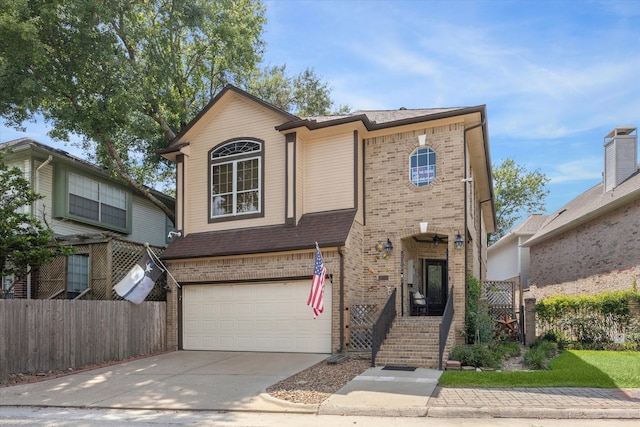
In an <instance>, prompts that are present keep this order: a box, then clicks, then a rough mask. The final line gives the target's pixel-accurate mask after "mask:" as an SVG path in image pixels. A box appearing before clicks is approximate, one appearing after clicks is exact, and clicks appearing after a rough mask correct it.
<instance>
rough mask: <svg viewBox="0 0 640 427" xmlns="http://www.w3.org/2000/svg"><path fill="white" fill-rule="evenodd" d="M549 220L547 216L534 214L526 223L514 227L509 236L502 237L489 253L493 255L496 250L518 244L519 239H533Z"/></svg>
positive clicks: (490, 247) (491, 247)
mask: <svg viewBox="0 0 640 427" xmlns="http://www.w3.org/2000/svg"><path fill="white" fill-rule="evenodd" d="M546 220H547V216H546V215H543V214H532V215H529V216H528V217H527V218H526V219H525V220H524V221H522V222H521V223H520V224H519V225H517V226H516V227H514V228H513V229H512V230H511V231H509V232H508V233H507V234H505V235H504V236H502V237H501V238H500V239H498V241H497V242H495V243H494V244H493V245H491V246H489V247H488V248H487V252H488V253H491V252H493V251H494V250H496V249H498V248H501V247H503V246H505V245H507V244H509V243H510V242H512V241H515V242H516V243H517V241H518V237H531V236H533V235H534V234H536V232H537V231H538V230H539V229H540V227H542V226H543V225H544V223H545V221H546Z"/></svg>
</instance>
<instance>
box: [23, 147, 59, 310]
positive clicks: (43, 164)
mask: <svg viewBox="0 0 640 427" xmlns="http://www.w3.org/2000/svg"><path fill="white" fill-rule="evenodd" d="M52 160H53V156H52V155H51V154H49V157H48V158H47V160H45V161H44V163H42V164H41V165H40V166H38V167H37V168H36V176H35V179H36V193H37V194H40V170H41V169H42V168H44V167H45V166H47V165H48V164H49V163H51V161H52ZM36 203H37V202H34V206H33V208H32V209H33V212H32V215H33V216H34V217H35V216H36V214H37V207H36V206H35V204H36ZM31 287H32V283H31V273H29V275H28V276H27V299H31Z"/></svg>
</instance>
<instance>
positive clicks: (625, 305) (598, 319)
mask: <svg viewBox="0 0 640 427" xmlns="http://www.w3.org/2000/svg"><path fill="white" fill-rule="evenodd" d="M638 298H640V293H638V291H637V290H636V289H635V286H634V287H633V288H632V289H631V290H628V291H613V292H604V293H601V294H598V295H593V296H590V295H579V296H573V297H569V296H562V295H561V296H554V297H551V298H545V299H544V300H542V301H540V302H539V303H538V304H536V317H537V319H538V321H539V322H540V325H541V327H542V328H543V329H547V330H549V332H547V334H546V335H545V338H551V336H552V335H555V339H554V341H556V342H557V343H558V344H559V346H560V347H561V348H573V349H593V350H601V349H607V348H612V347H616V346H615V345H614V343H613V339H612V337H613V333H615V332H618V331H625V330H626V331H627V335H629V333H630V335H631V337H632V338H631V340H630V341H632V342H633V340H634V339H635V337H634V328H633V318H632V316H631V314H630V313H631V311H630V307H629V302H630V301H631V302H635V301H637V300H638ZM627 340H629V338H627ZM625 344H626V343H625ZM625 347H627V346H625Z"/></svg>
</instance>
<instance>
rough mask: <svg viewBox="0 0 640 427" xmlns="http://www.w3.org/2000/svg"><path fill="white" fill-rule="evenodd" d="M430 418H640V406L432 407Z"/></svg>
mask: <svg viewBox="0 0 640 427" xmlns="http://www.w3.org/2000/svg"><path fill="white" fill-rule="evenodd" d="M427 417H429V418H540V419H583V420H596V419H628V420H634V419H637V420H640V409H639V408H629V409H622V408H614V409H604V408H596V409H592V408H527V407H522V408H490V407H450V406H449V407H446V406H438V407H430V408H428V409H427Z"/></svg>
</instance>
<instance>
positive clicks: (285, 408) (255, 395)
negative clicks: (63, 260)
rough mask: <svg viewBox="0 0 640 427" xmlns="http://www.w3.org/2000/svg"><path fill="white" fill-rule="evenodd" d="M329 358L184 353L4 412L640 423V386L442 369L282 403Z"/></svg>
mask: <svg viewBox="0 0 640 427" xmlns="http://www.w3.org/2000/svg"><path fill="white" fill-rule="evenodd" d="M327 357H328V355H323V354H299V353H233V352H214V351H211V352H208V351H177V352H171V353H165V354H161V355H157V356H151V357H147V358H142V359H137V360H133V361H127V362H123V363H118V364H114V365H111V366H107V367H103V368H99V369H94V370H88V371H83V372H78V373H74V374H71V375H66V376H63V377H59V378H53V379H48V380H45V381H41V382H36V383H31V384H21V385H14V386H10V387H0V408H1V407H3V406H4V407H11V406H15V407H21V406H22V407H24V406H27V407H61V408H110V409H149V410H184V411H238V412H240V411H244V412H247V411H250V412H279V413H287V412H288V413H309V414H318V415H329V414H332V415H370V416H406V417H420V416H423V417H424V416H427V417H434V418H436V417H437V418H454V417H455V418H478V417H503V418H504V417H509V418H578V419H580V418H583V419H599V418H619V419H639V420H640V389H625V390H622V389H584V388H527V389H522V388H517V389H483V388H440V387H438V386H437V383H438V379H439V378H440V375H441V373H442V372H440V371H437V370H431V369H421V368H418V369H416V370H414V371H403V370H389V369H383V368H381V367H376V368H369V369H367V370H366V371H365V372H363V373H362V374H361V375H359V376H357V377H356V378H354V379H353V380H352V381H350V382H349V383H348V384H346V385H345V386H344V387H343V388H342V389H340V390H338V391H337V392H336V393H334V394H333V395H332V396H330V397H329V398H328V399H327V400H325V401H324V402H323V403H322V404H320V405H305V404H295V403H290V402H286V401H282V400H278V399H275V398H273V397H271V396H270V395H268V394H267V393H266V392H265V390H266V389H267V387H269V386H270V385H272V384H275V383H276V382H278V381H280V380H282V379H285V378H288V377H289V376H291V375H293V374H295V373H297V372H299V371H301V370H303V369H306V368H307V367H309V366H312V365H314V364H316V363H318V362H320V361H322V360H324V359H326V358H327Z"/></svg>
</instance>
